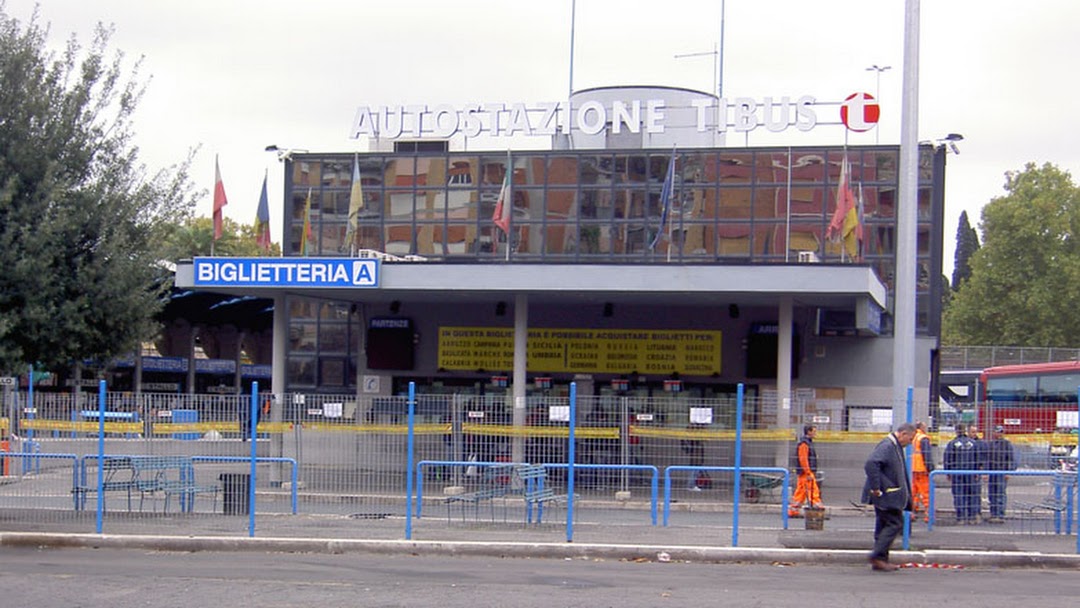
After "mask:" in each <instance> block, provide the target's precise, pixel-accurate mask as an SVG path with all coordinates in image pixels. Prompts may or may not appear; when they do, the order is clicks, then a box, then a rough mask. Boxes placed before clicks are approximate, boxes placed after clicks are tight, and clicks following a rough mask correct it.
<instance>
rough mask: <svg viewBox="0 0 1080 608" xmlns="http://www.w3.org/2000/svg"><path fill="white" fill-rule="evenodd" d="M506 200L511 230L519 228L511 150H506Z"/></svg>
mask: <svg viewBox="0 0 1080 608" xmlns="http://www.w3.org/2000/svg"><path fill="white" fill-rule="evenodd" d="M506 172H507V173H506V200H505V201H503V205H506V206H507V207H508V208H509V209H510V212H509V213H506V211H505V210H504V211H503V213H506V215H507V217H508V218H509V220H510V223H509V226H510V227H511V229H515V228H517V227H516V226H514V159H513V157H512V156H510V148H507V149H506ZM506 261H507V262H509V261H510V231H509V230H507V231H506Z"/></svg>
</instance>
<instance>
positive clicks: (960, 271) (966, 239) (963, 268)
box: [952, 211, 979, 291]
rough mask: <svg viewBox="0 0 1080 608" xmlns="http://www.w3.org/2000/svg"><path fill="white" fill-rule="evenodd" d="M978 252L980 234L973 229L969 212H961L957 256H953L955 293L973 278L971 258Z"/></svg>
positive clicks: (957, 234) (957, 231)
mask: <svg viewBox="0 0 1080 608" xmlns="http://www.w3.org/2000/svg"><path fill="white" fill-rule="evenodd" d="M978 250H979V234H978V233H977V232H975V229H974V228H972V227H971V222H969V221H968V214H967V211H961V212H960V222H959V224H958V225H957V227H956V254H955V255H954V256H953V273H952V288H953V291H956V290H958V289H960V284H961V283H963V282H964V281H966V280H967V279H969V278H971V256H972V255H974V254H975V252H976V251H978Z"/></svg>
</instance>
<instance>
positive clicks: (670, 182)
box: [649, 148, 675, 250]
mask: <svg viewBox="0 0 1080 608" xmlns="http://www.w3.org/2000/svg"><path fill="white" fill-rule="evenodd" d="M674 190H675V148H671V160H670V161H669V162H668V167H667V176H665V177H664V185H663V186H661V187H660V225H659V226H657V228H656V234H655V235H653V240H652V242H651V243H649V249H650V250H653V249H656V245H657V244H658V243H659V242H660V236H661V235H663V234H664V226H665V225H667V221H668V215H670V214H671V199H672V198H674V197H673V196H672V194H673V193H674Z"/></svg>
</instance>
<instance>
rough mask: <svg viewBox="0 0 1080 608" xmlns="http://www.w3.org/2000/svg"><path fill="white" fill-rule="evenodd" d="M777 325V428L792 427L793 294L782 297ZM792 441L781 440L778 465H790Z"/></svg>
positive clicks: (777, 450)
mask: <svg viewBox="0 0 1080 608" xmlns="http://www.w3.org/2000/svg"><path fill="white" fill-rule="evenodd" d="M778 319H779V320H778V321H777V324H776V325H777V327H776V428H777V429H789V428H791V350H792V347H791V342H792V340H791V327H792V324H793V322H794V313H793V312H792V302H791V296H783V297H781V298H780V310H779V315H778ZM790 449H791V446H790V442H788V441H780V442H778V444H777V448H776V466H778V467H786V466H788V458H789V457H790V452H789V450H790Z"/></svg>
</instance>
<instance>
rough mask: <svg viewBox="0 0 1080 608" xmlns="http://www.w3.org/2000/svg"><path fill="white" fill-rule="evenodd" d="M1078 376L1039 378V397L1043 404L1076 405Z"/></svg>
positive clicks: (1079, 376)
mask: <svg viewBox="0 0 1080 608" xmlns="http://www.w3.org/2000/svg"><path fill="white" fill-rule="evenodd" d="M1077 387H1080V375H1078V374H1062V375H1053V376H1050V375H1047V376H1040V377H1039V397H1040V399H1039V400H1040V401H1041V402H1043V403H1076V390H1077Z"/></svg>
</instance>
